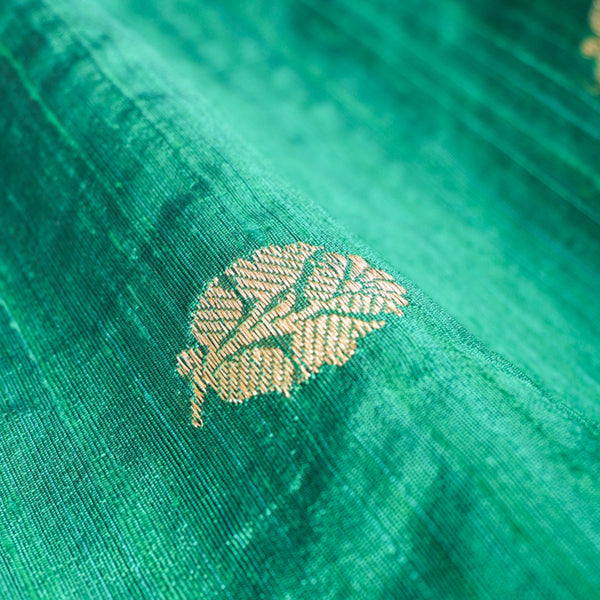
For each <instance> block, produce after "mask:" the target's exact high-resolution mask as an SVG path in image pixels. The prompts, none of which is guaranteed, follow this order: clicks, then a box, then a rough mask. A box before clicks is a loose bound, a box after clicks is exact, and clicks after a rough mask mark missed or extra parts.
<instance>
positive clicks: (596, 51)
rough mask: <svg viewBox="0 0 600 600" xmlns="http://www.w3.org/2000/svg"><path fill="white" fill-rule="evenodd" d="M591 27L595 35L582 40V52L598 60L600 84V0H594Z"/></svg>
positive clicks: (596, 73) (597, 79)
mask: <svg viewBox="0 0 600 600" xmlns="http://www.w3.org/2000/svg"><path fill="white" fill-rule="evenodd" d="M589 25H590V29H591V30H592V31H593V32H594V35H593V36H590V37H587V38H585V39H584V40H583V42H581V46H580V50H581V54H583V56H585V57H586V58H590V59H592V60H595V61H596V67H595V69H594V77H595V78H596V83H597V84H600V0H594V2H593V3H592V6H591V8H590V13H589Z"/></svg>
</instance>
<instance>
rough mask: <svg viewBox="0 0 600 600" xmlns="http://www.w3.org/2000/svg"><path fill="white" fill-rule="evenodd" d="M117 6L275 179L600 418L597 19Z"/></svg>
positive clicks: (430, 10) (415, 9)
mask: <svg viewBox="0 0 600 600" xmlns="http://www.w3.org/2000/svg"><path fill="white" fill-rule="evenodd" d="M103 1H104V3H105V4H107V5H109V6H110V8H111V9H112V10H113V11H114V13H115V15H116V16H117V17H118V18H120V19H122V20H123V21H124V22H125V23H127V24H128V25H129V26H131V27H132V28H135V29H136V30H138V31H139V32H141V35H142V36H143V38H144V39H145V40H146V41H149V42H150V43H152V45H153V46H154V48H155V49H156V50H157V52H158V53H160V54H161V55H162V56H163V57H165V58H166V59H167V60H169V61H170V64H171V65H172V69H173V70H174V71H176V72H178V73H179V74H180V76H181V78H182V79H184V80H185V81H186V83H187V84H188V85H190V86H194V87H196V88H197V89H199V90H201V92H202V93H203V94H204V95H205V96H206V97H207V98H208V99H209V100H210V101H211V102H212V104H213V105H214V106H215V107H216V108H217V109H219V110H220V111H222V112H223V114H224V115H226V116H227V117H228V118H229V119H230V120H231V123H232V124H234V125H235V127H236V129H238V131H239V132H241V133H242V134H243V136H244V137H245V138H246V139H248V140H251V141H252V142H253V144H254V146H255V147H257V148H259V149H260V150H261V152H262V153H263V155H265V156H266V157H267V159H268V160H269V161H270V163H271V164H272V165H273V168H274V170H275V171H276V172H278V173H281V174H283V175H284V176H285V177H286V179H287V180H288V181H290V182H292V183H293V185H294V186H295V187H296V188H297V189H299V190H300V191H301V192H302V193H303V194H304V195H305V196H306V197H308V198H310V199H311V200H313V201H315V202H317V203H318V204H320V205H321V206H322V207H323V208H324V209H325V210H326V211H327V212H328V213H329V214H330V215H332V216H333V217H335V218H336V219H337V220H338V222H339V223H341V224H343V225H345V226H346V227H347V228H348V230H350V231H351V232H353V233H354V234H355V235H357V236H359V237H360V238H361V239H362V240H363V241H364V242H366V243H367V244H369V246H370V247H372V248H373V249H375V250H376V251H378V252H379V253H380V254H381V255H382V256H384V257H386V258H387V259H388V260H389V261H390V262H391V263H392V264H394V265H396V266H397V267H398V268H399V269H400V270H401V271H402V272H403V273H404V274H406V275H407V276H409V277H410V278H411V279H412V280H413V281H414V282H416V283H417V284H418V285H419V286H421V287H422V288H423V289H424V290H425V291H426V292H427V293H428V294H429V295H430V296H431V297H433V298H434V299H435V300H436V301H437V302H438V303H439V304H440V305H441V306H442V307H443V308H445V309H446V310H448V311H449V312H450V313H451V314H452V315H453V316H454V317H455V318H457V319H458V320H459V321H460V322H461V323H462V324H463V325H464V326H465V327H466V328H467V329H469V331H471V332H472V333H473V334H475V335H476V336H477V337H478V338H479V339H481V340H482V341H483V342H484V343H485V344H486V345H487V346H488V347H489V348H491V349H492V350H494V351H496V352H499V353H500V354H502V356H504V357H506V358H507V359H508V360H510V361H511V362H512V363H513V364H515V365H517V366H519V367H520V368H521V369H522V370H524V371H525V372H526V373H527V374H528V375H529V376H530V377H533V378H534V379H535V380H536V381H537V382H538V383H539V384H540V385H542V386H543V387H544V388H545V389H547V390H549V391H550V392H552V393H553V394H554V395H555V397H557V398H561V399H563V400H564V401H565V402H567V403H569V404H570V405H571V406H573V407H574V408H577V409H578V410H581V411H583V412H584V413H586V414H587V415H589V416H591V417H593V418H595V419H596V420H598V418H600V402H599V398H600V392H599V389H600V352H598V347H599V346H600V302H598V300H597V299H598V297H599V296H600V276H599V272H598V271H599V265H600V198H599V191H598V190H599V188H600V185H599V184H600V175H599V169H598V164H599V161H598V147H599V142H600V113H599V105H600V99H599V97H598V96H597V92H596V95H595V94H594V93H593V92H594V90H593V89H592V88H593V80H592V70H593V63H592V62H591V61H586V60H584V59H583V58H582V57H581V56H580V54H579V45H580V43H581V41H582V39H583V38H584V37H586V36H587V35H589V30H588V24H587V12H588V8H589V3H588V2H587V1H583V2H582V1H577V2H570V3H569V4H568V6H566V5H565V4H564V3H560V2H552V1H547V0H545V1H539V2H524V1H522V2H515V1H513V2H493V1H479V0H478V1H476V2H464V1H458V0H454V1H453V0H447V1H444V2H428V1H422V0H420V1H418V2H417V1H409V2H355V1H352V0H346V1H342V0H336V1H334V2H326V3H323V2H312V1H302V2H298V1H291V2H277V3H276V4H274V3H271V2H211V3H204V2H203V3H198V2H195V1H193V0H184V1H183V2H181V1H178V2H170V1H168V0H166V1H160V2H135V1H129V2H122V1H120V0H119V1H115V0H103Z"/></svg>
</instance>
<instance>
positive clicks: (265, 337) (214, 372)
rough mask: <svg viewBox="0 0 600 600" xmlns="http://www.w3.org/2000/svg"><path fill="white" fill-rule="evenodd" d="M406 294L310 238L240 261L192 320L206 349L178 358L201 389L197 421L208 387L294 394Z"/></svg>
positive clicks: (229, 394)
mask: <svg viewBox="0 0 600 600" xmlns="http://www.w3.org/2000/svg"><path fill="white" fill-rule="evenodd" d="M405 293H406V290H405V289H404V288H403V287H402V286H400V285H398V284H397V283H395V282H394V281H393V278H392V277H391V275H389V274H388V273H386V272H385V271H382V270H380V269H375V268H373V267H371V266H370V265H369V264H368V263H367V262H366V261H365V260H364V259H362V258H361V257H359V256H354V255H349V256H343V255H341V254H337V253H333V252H325V250H324V249H323V247H321V246H318V247H317V246H311V245H309V244H305V243H302V242H298V243H296V244H290V245H288V246H285V247H280V246H268V247H267V248H262V249H260V250H258V251H256V252H255V253H254V254H253V255H252V257H251V258H250V259H249V260H245V259H240V260H238V261H236V262H235V263H233V264H232V265H231V266H230V267H229V268H228V269H226V270H225V272H224V274H223V276H222V277H217V278H215V279H213V280H212V281H211V282H210V283H209V284H208V286H207V288H206V291H205V292H204V294H203V295H202V296H201V297H200V299H199V300H198V303H197V305H196V309H195V311H194V314H193V317H192V324H191V331H192V335H193V337H194V338H195V340H196V341H197V343H198V346H195V347H192V348H188V349H187V350H185V351H183V352H182V353H181V354H180V355H179V356H178V357H177V363H178V365H177V370H178V372H179V373H180V374H181V376H182V377H185V378H187V379H189V380H190V381H191V383H192V386H193V390H194V397H193V398H192V422H193V424H194V425H195V426H201V425H202V403H203V401H204V396H205V393H206V389H207V388H208V387H211V388H213V389H214V390H215V391H216V392H217V393H218V395H219V396H220V397H221V398H222V399H223V400H225V401H228V402H242V401H244V400H247V399H248V398H251V397H252V396H256V395H259V394H265V393H269V392H279V393H281V394H283V395H285V396H289V395H290V391H291V390H292V388H293V387H294V386H295V385H296V384H299V383H301V382H303V381H305V380H306V379H308V378H309V377H310V376H311V375H312V374H314V373H317V372H318V371H319V369H320V368H321V367H322V366H323V364H331V365H337V366H341V365H343V364H344V363H345V362H346V361H347V360H348V359H349V358H350V357H351V356H352V355H353V354H354V352H355V351H356V347H357V340H358V338H361V337H364V336H365V335H366V334H367V333H369V332H371V331H373V330H374V329H379V328H381V327H383V326H384V324H385V321H384V320H383V319H381V315H382V313H395V314H397V315H402V314H403V313H402V308H401V307H402V306H405V305H407V304H408V302H407V301H406V299H405V298H404V296H403V294H405ZM374 317H376V318H374Z"/></svg>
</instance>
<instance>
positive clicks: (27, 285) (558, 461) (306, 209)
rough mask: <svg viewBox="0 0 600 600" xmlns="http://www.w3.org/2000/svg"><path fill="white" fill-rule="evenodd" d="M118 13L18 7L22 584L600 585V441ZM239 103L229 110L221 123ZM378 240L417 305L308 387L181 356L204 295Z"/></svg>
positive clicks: (12, 61) (15, 324)
mask: <svg viewBox="0 0 600 600" xmlns="http://www.w3.org/2000/svg"><path fill="white" fill-rule="evenodd" d="M135 39H136V38H135V37H130V36H129V35H128V33H127V31H126V30H125V29H124V28H123V27H121V26H120V25H118V24H117V23H116V22H114V21H112V20H111V19H110V18H109V17H108V16H106V15H105V14H104V13H103V12H102V11H101V10H100V9H99V8H98V9H97V8H95V7H93V6H92V5H90V6H89V7H88V6H87V4H86V11H85V14H83V13H82V12H81V8H80V6H79V5H78V4H77V3H75V2H66V1H65V2H49V1H45V0H33V1H27V2H19V1H14V2H11V3H10V6H9V9H8V10H7V11H5V12H4V13H3V14H2V15H1V16H0V86H1V89H0V98H1V100H0V102H1V104H2V112H1V113H0V123H1V130H0V131H1V135H0V156H1V162H0V168H1V170H2V171H1V176H0V179H1V182H2V184H1V188H0V189H1V190H2V191H1V194H2V201H1V206H2V211H1V214H0V222H1V223H2V232H3V235H2V236H1V237H0V268H1V269H2V277H1V278H0V293H1V295H2V304H1V307H2V316H1V318H0V328H1V330H2V340H3V343H2V346H1V349H0V361H1V365H2V382H3V395H4V401H3V404H2V427H1V430H0V445H1V447H0V459H1V460H2V469H1V470H0V481H1V484H0V485H1V486H2V489H3V490H4V491H3V493H2V495H1V496H0V519H1V522H2V530H1V532H0V539H1V540H2V544H3V546H4V548H5V552H4V554H3V566H2V568H1V572H0V575H1V577H0V586H1V587H0V589H1V590H2V595H3V596H4V597H7V598H15V597H40V598H43V597H48V598H86V597H90V598H96V597H98V598H99V597H114V598H129V597H135V598H138V597H139V598H142V597H149V598H195V597H204V598H219V597H225V598H236V599H238V598H261V597H262V598H341V597H344V598H353V597H356V598H404V597H434V598H435V597H439V598H452V597H455V598H470V597H473V598H475V597H477V598H488V597H489V598H498V597H519V598H548V597H552V598H576V597H577V598H579V597H580V598H590V597H593V596H594V594H595V593H596V591H597V590H598V589H599V587H600V574H599V572H598V569H597V565H598V563H599V561H600V547H599V534H600V517H599V516H598V511H597V510H596V507H597V506H598V505H599V503H600V487H599V485H598V481H599V475H600V473H599V467H598V465H599V464H600V463H599V461H598V458H599V454H600V445H599V435H598V428H597V425H596V424H595V423H593V422H592V421H589V420H586V419H585V418H584V417H582V416H580V415H579V414H578V413H576V412H575V411H573V410H571V409H570V408H568V407H567V406H565V405H563V404H561V403H560V402H558V401H556V400H554V399H552V398H550V397H549V396H548V395H546V394H545V393H544V392H543V391H542V390H540V389H539V388H537V387H536V386H535V385H534V384H532V383H531V381H530V380H529V379H527V377H526V376H525V375H523V374H522V373H521V372H520V371H518V370H517V369H515V368H514V367H512V366H511V365H509V364H508V363H506V362H505V361H503V360H502V359H501V358H500V357H498V356H497V355H495V354H493V353H491V352H489V351H488V350H487V349H486V348H485V347H484V346H483V345H481V344H480V343H479V342H478V341H477V340H476V339H475V338H473V337H472V336H471V335H469V333H468V332H467V331H466V330H465V329H464V328H462V327H461V326H459V325H458V324H457V323H456V322H455V321H454V320H453V319H452V318H451V317H449V316H448V315H447V314H446V313H445V312H444V311H443V310H441V309H440V308H439V307H438V306H437V305H436V304H435V303H434V302H433V301H432V300H431V299H430V298H428V297H427V296H426V295H425V294H423V293H422V292H421V291H420V290H419V289H418V288H417V287H416V286H415V285H413V284H412V283H411V281H408V280H406V279H405V278H404V277H403V276H402V270H401V269H402V265H389V264H386V263H385V261H383V260H382V259H381V258H379V257H378V256H377V255H376V253H374V252H372V251H371V250H370V249H369V248H367V247H365V246H363V245H361V244H360V243H359V242H357V241H356V240H355V239H354V238H353V237H352V236H351V235H350V234H348V233H347V232H345V231H344V230H343V229H342V228H341V227H340V226H339V225H338V224H337V223H336V222H334V221H333V220H332V219H331V218H329V217H328V216H327V215H326V214H325V213H324V212H323V211H321V210H320V209H319V208H317V207H315V206H314V205H312V204H311V203H310V202H309V201H308V200H306V199H304V198H303V197H301V196H300V195H299V194H297V193H296V192H294V191H293V190H291V189H290V188H289V187H287V186H286V185H285V184H284V183H283V182H282V181H281V180H280V178H279V177H278V176H277V174H276V173H274V172H273V171H272V170H270V169H269V168H268V167H266V166H265V165H264V163H263V162H262V160H261V159H260V157H259V156H258V154H257V153H255V152H254V151H253V150H252V149H251V148H249V147H248V146H246V145H244V143H243V142H241V141H239V140H238V139H237V138H236V135H235V134H234V133H233V132H232V131H231V130H230V128H229V126H228V125H226V124H225V123H224V122H223V120H222V118H221V117H220V116H218V115H217V114H216V113H215V112H214V111H213V110H212V109H211V108H210V107H209V106H208V103H206V102H205V101H204V100H203V99H202V97H200V96H199V95H198V94H197V93H196V92H195V91H194V90H192V89H190V88H188V87H186V84H185V81H181V80H178V79H177V76H176V75H175V74H173V73H171V74H169V73H165V72H164V65H161V64H160V62H159V61H156V59H155V57H154V55H153V53H152V51H150V50H146V49H145V48H144V47H136V48H135V52H133V51H132V50H131V48H132V46H131V44H133V43H134V40H135ZM225 118H226V115H225ZM296 243H305V244H310V245H313V246H315V247H317V246H318V247H323V248H325V250H326V251H328V252H331V253H337V254H340V255H344V256H347V255H353V256H354V255H357V256H360V257H362V258H364V259H365V260H366V261H367V262H368V263H369V264H370V265H373V266H374V267H376V268H379V269H383V270H384V271H385V272H386V273H390V274H391V276H393V278H394V280H395V281H397V282H399V283H400V284H402V285H403V286H404V287H405V288H406V290H407V293H406V298H407V299H408V302H409V306H408V307H406V309H405V311H404V312H405V315H404V316H402V317H400V316H398V315H390V316H389V318H387V317H386V320H387V323H386V325H385V327H383V328H381V329H379V330H377V331H372V332H371V333H369V334H368V335H366V336H365V337H364V339H360V340H359V342H360V343H359V344H358V347H357V349H356V352H355V354H354V355H353V356H352V357H351V358H350V359H349V360H348V361H347V362H346V363H345V364H343V365H342V366H336V365H325V366H324V367H323V368H322V369H321V370H320V371H319V372H318V373H316V374H315V375H314V376H313V377H311V378H310V379H309V381H307V382H305V383H303V384H302V385H299V386H297V387H295V388H294V389H293V390H292V393H291V395H290V397H289V398H286V397H284V395H283V394H281V393H277V392H271V393H266V394H264V395H262V396H260V397H256V398H251V399H249V400H247V401H245V402H243V403H240V404H232V403H227V402H223V401H222V400H221V399H219V398H218V397H217V395H216V394H215V393H212V392H210V393H208V395H207V398H206V402H205V407H204V410H205V415H206V418H205V424H204V427H203V428H201V429H195V428H193V427H192V424H191V420H190V410H189V396H190V390H189V389H188V387H187V386H186V384H185V383H184V382H183V381H182V379H181V378H180V377H179V376H178V375H177V373H176V371H175V367H176V357H177V356H178V354H180V353H181V352H182V351H183V350H184V349H185V348H186V347H187V346H188V344H189V340H190V335H189V328H190V321H191V312H192V310H193V308H194V306H195V303H196V302H197V300H198V298H199V296H200V295H201V294H202V293H203V292H204V291H205V289H206V286H207V285H208V283H209V282H210V281H211V280H213V278H215V277H218V276H219V275H220V274H222V273H223V272H224V271H226V270H227V269H228V268H230V267H231V265H233V264H234V263H235V262H236V261H239V260H241V259H246V260H248V259H250V257H251V256H253V253H254V252H256V251H257V250H259V249H261V248H266V247H269V246H278V247H284V246H287V245H290V244H296Z"/></svg>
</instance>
